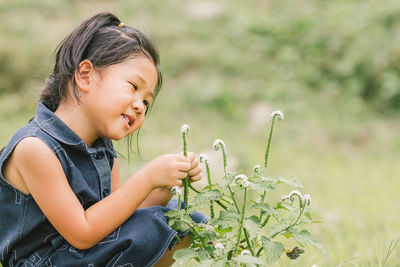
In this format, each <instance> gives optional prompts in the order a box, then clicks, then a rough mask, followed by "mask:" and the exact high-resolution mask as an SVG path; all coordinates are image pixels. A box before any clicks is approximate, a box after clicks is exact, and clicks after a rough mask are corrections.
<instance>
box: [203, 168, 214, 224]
mask: <svg viewBox="0 0 400 267" xmlns="http://www.w3.org/2000/svg"><path fill="white" fill-rule="evenodd" d="M205 164H206V170H207V181H208V186H210V187H211V185H212V183H211V174H210V167H209V166H208V162H207V161H205ZM210 215H211V219H214V217H215V215H214V203H213V201H212V200H210Z"/></svg>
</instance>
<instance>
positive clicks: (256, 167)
mask: <svg viewBox="0 0 400 267" xmlns="http://www.w3.org/2000/svg"><path fill="white" fill-rule="evenodd" d="M260 170H261V167H260V165H259V164H257V165H254V167H253V173H256V174H259V173H260Z"/></svg>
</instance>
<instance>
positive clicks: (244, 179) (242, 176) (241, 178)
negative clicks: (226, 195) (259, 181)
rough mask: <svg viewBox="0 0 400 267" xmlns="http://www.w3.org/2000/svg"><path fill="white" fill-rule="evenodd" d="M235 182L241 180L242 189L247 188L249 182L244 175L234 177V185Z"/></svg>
mask: <svg viewBox="0 0 400 267" xmlns="http://www.w3.org/2000/svg"><path fill="white" fill-rule="evenodd" d="M237 180H241V184H242V185H243V187H248V186H249V184H250V182H249V178H247V176H246V175H244V174H239V175H236V176H235V183H236V181H237Z"/></svg>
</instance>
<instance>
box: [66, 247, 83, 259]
mask: <svg viewBox="0 0 400 267" xmlns="http://www.w3.org/2000/svg"><path fill="white" fill-rule="evenodd" d="M68 251H69V252H71V253H72V254H75V255H77V256H78V257H80V258H83V255H84V252H83V251H78V250H77V249H76V248H74V247H73V246H71V247H70V248H69V250H68Z"/></svg>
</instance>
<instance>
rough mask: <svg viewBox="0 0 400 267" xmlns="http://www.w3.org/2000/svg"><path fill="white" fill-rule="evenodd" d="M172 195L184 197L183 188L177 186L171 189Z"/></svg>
mask: <svg viewBox="0 0 400 267" xmlns="http://www.w3.org/2000/svg"><path fill="white" fill-rule="evenodd" d="M171 193H172V194H173V195H178V196H180V195H182V188H181V187H179V186H177V185H176V186H174V187H172V188H171Z"/></svg>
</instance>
